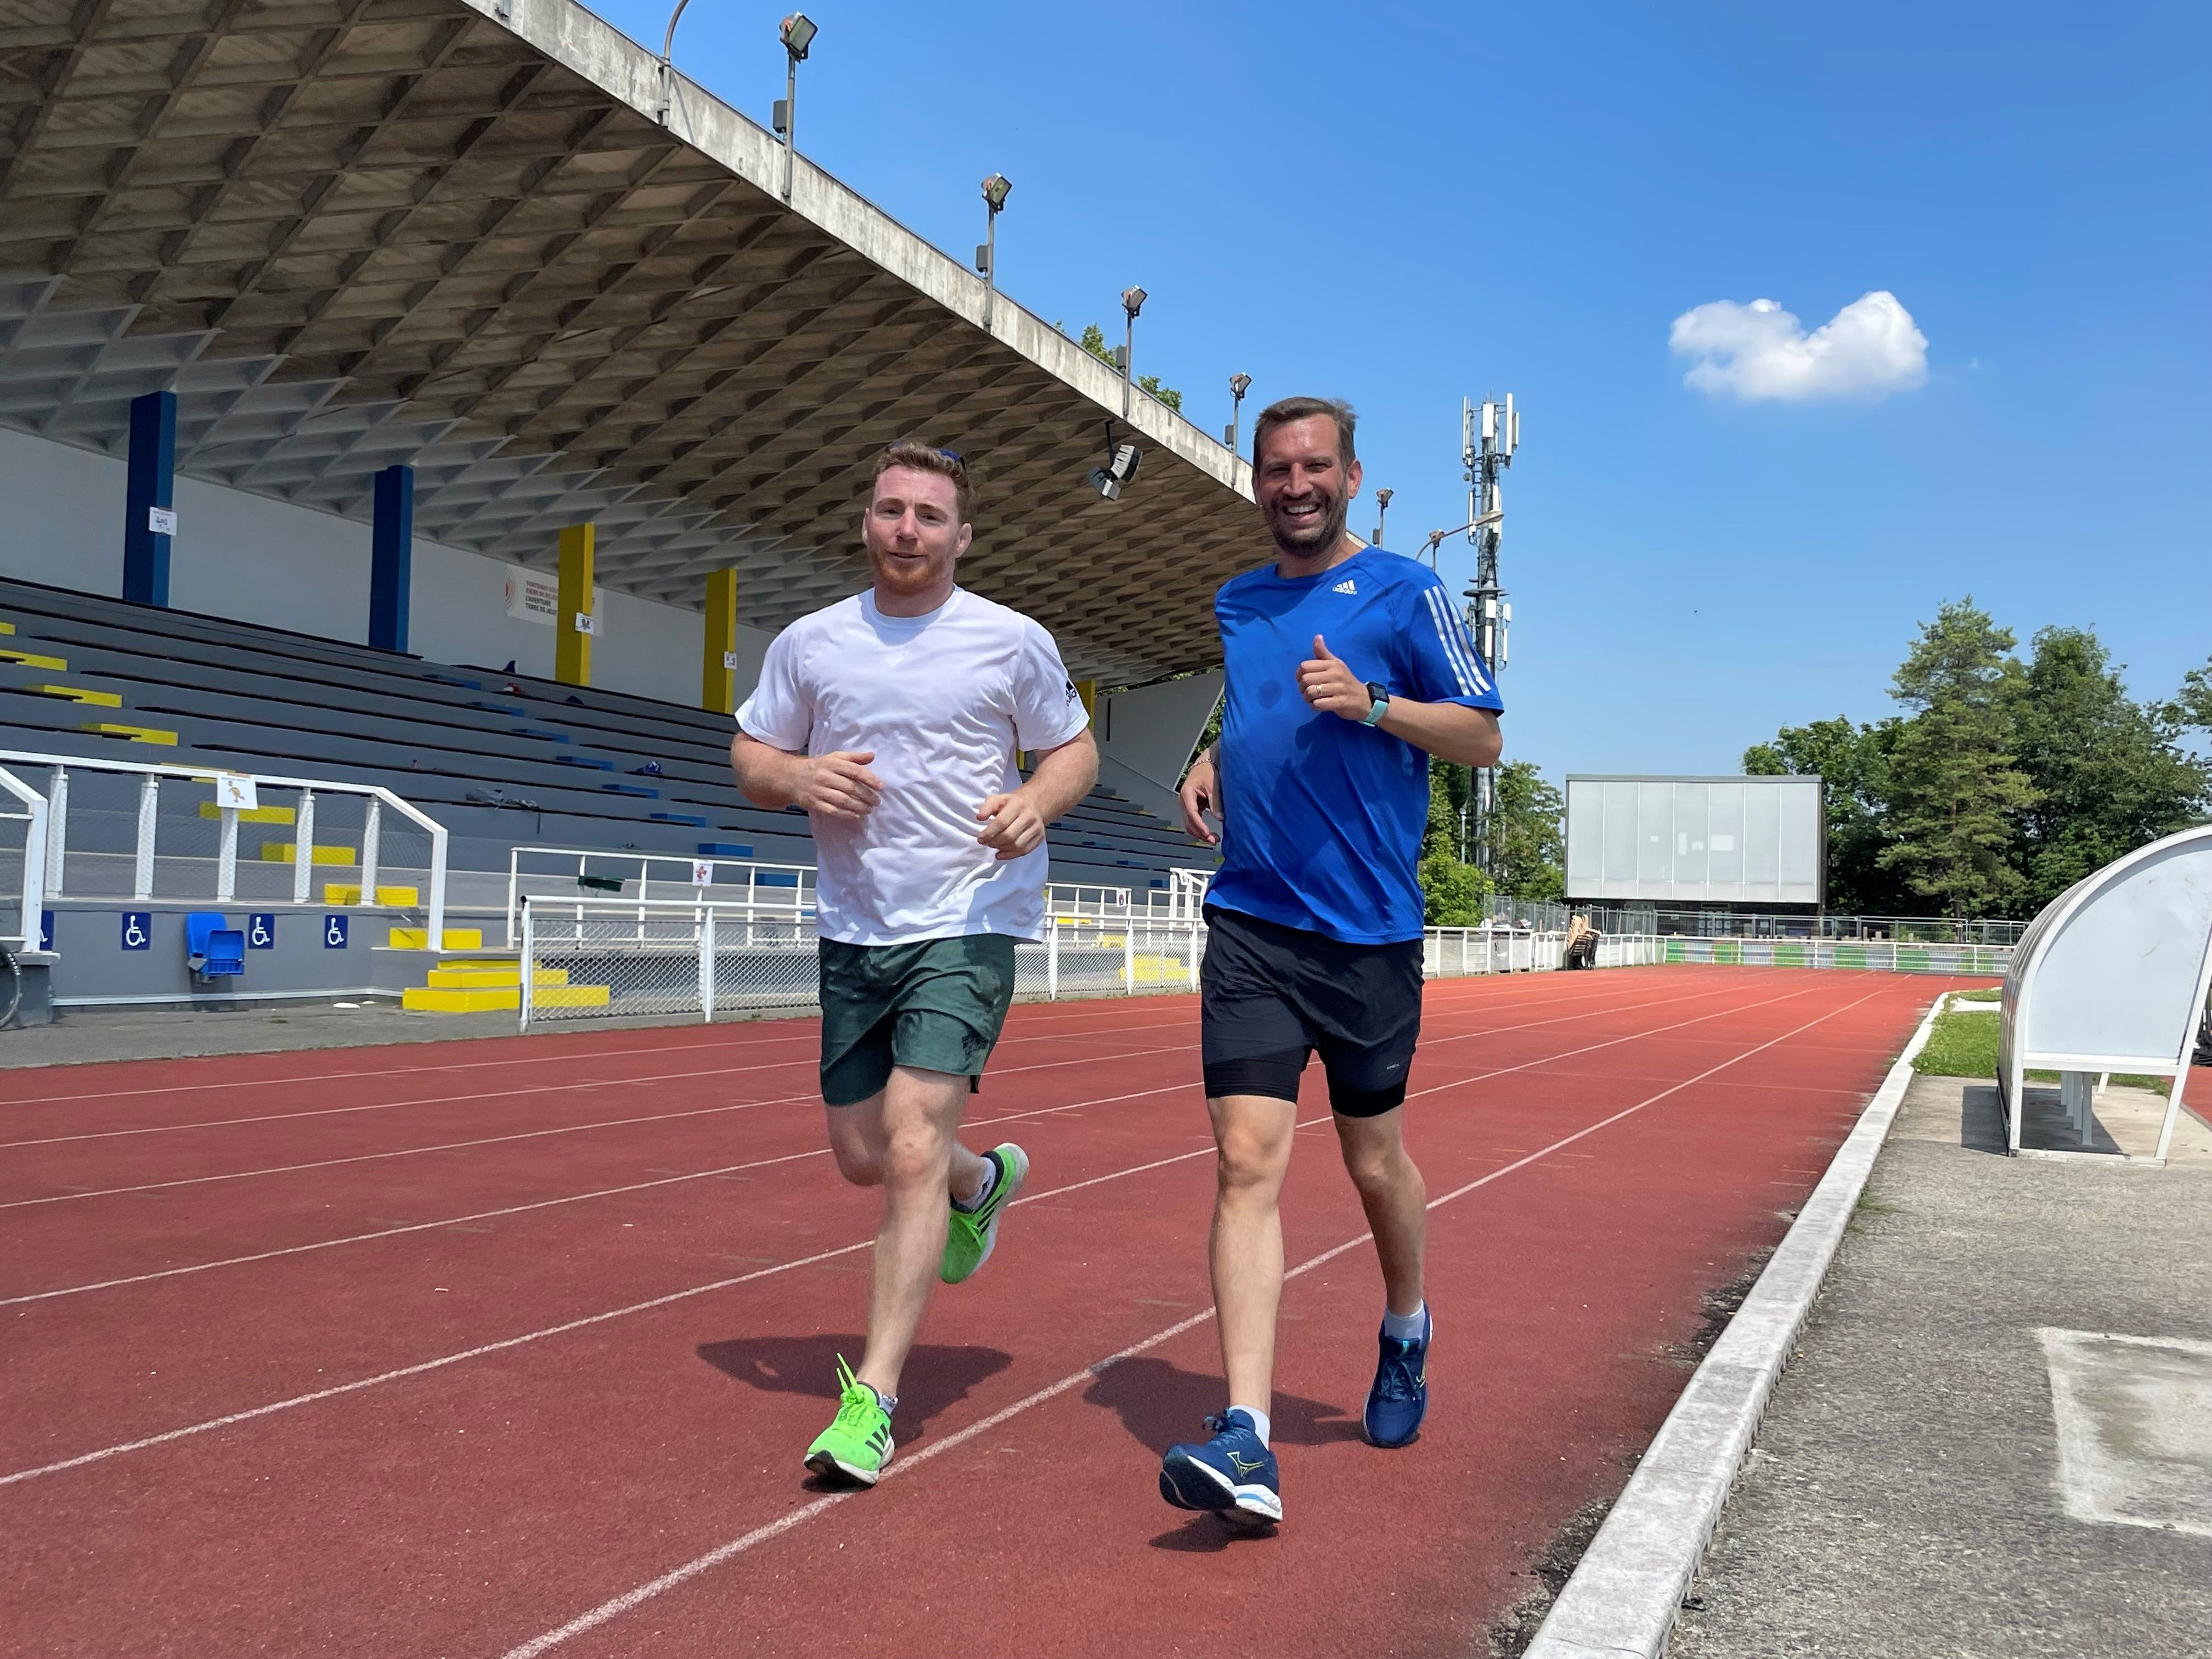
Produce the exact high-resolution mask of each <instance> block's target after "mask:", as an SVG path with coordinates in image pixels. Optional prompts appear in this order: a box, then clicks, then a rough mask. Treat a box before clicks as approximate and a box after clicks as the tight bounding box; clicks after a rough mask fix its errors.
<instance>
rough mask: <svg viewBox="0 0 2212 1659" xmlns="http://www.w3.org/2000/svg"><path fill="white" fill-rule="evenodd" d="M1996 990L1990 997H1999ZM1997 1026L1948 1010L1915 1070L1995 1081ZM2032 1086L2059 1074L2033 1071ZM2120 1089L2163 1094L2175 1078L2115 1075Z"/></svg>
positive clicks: (1982, 1017)
mask: <svg viewBox="0 0 2212 1659" xmlns="http://www.w3.org/2000/svg"><path fill="white" fill-rule="evenodd" d="M1970 995H1971V994H1970ZM1990 995H1991V996H1995V995H1996V993H1995V992H1994V991H1992V992H1990ZM1997 1025H1998V1021H1996V1020H1994V1019H1991V1018H1990V1017H1989V1015H1987V1014H1986V1013H1983V1012H1978V1011H1977V1012H1960V1011H1958V1010H1955V1009H1949V1008H1947V1009H1945V1010H1944V1011H1943V1012H1942V1013H1940V1014H1938V1015H1936V1027H1935V1029H1934V1030H1931V1031H1929V1034H1928V1045H1927V1047H1925V1048H1923V1049H1921V1051H1920V1052H1919V1054H1917V1055H1915V1056H1914V1057H1913V1061H1912V1069H1913V1070H1914V1071H1916V1072H1917V1073H1920V1074H1921V1075H1922V1076H1923V1077H1971V1078H1980V1079H1989V1080H1994V1079H1996V1074H1997ZM2027 1080H2028V1081H2029V1082H2030V1083H2056V1082H2057V1081H2058V1073H2056V1072H2030V1073H2028V1074H2027ZM2112 1082H2113V1084H2114V1085H2116V1086H2118V1087H2122V1088H2130V1089H2150V1090H2154V1091H2157V1092H2158V1093H2160V1094H2163V1093H2165V1092H2166V1090H2168V1089H2170V1088H2172V1086H2173V1079H2171V1078H2163V1077H2142V1076H2139V1075H2137V1074H2136V1073H2120V1072H2115V1073H2113V1074H2112Z"/></svg>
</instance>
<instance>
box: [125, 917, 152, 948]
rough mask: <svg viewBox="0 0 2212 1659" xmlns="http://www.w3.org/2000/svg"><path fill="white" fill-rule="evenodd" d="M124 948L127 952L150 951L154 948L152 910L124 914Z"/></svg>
mask: <svg viewBox="0 0 2212 1659" xmlns="http://www.w3.org/2000/svg"><path fill="white" fill-rule="evenodd" d="M123 948H124V949H125V950H126V951H150V950H152V949H153V948H154V913H153V912H152V911H151V910H125V912H124V913H123Z"/></svg>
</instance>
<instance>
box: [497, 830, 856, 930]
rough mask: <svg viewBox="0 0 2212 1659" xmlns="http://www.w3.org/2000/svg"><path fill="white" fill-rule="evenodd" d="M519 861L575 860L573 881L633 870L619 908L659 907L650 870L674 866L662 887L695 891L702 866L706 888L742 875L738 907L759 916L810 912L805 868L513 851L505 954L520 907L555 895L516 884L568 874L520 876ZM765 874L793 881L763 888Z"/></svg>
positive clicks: (670, 856) (595, 851) (581, 851)
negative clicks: (676, 873)
mask: <svg viewBox="0 0 2212 1659" xmlns="http://www.w3.org/2000/svg"><path fill="white" fill-rule="evenodd" d="M525 858H553V859H560V860H562V861H563V862H566V861H567V860H572V859H573V860H575V869H574V876H575V877H576V878H578V879H579V880H580V879H581V878H583V877H584V876H586V875H587V874H589V873H590V871H589V869H588V868H587V866H590V865H591V864H592V863H593V862H597V863H599V865H601V866H606V865H610V864H611V865H613V866H617V868H625V867H628V866H633V865H634V866H636V869H637V875H636V881H637V884H638V894H637V897H635V898H631V899H620V900H617V901H616V902H619V903H623V904H628V905H636V904H641V903H643V904H650V903H653V902H659V901H655V900H653V898H652V884H653V880H654V877H653V866H655V865H659V864H667V865H674V866H678V868H679V869H681V870H682V871H683V872H684V874H683V875H682V877H681V878H663V879H665V880H666V881H667V884H668V885H670V886H671V887H693V888H696V887H697V886H698V884H697V882H696V880H695V879H694V878H695V876H696V872H697V871H698V868H699V866H701V865H704V866H707V872H708V886H709V887H714V886H720V885H724V884H723V883H720V882H717V881H715V880H714V874H715V872H718V871H720V870H723V869H728V870H732V871H738V872H744V882H743V886H744V890H745V897H744V900H743V901H741V902H743V903H744V904H745V905H747V906H749V907H753V908H760V909H765V910H775V911H788V912H792V913H794V914H799V915H805V914H807V913H809V912H811V909H812V908H813V898H812V890H813V881H812V878H813V876H814V873H815V870H814V866H812V865H811V864H773V863H769V862H768V861H767V860H762V859H739V858H724V857H710V856H708V854H703V853H702V854H700V855H699V856H698V857H696V858H686V857H684V855H683V854H679V853H638V852H631V851H627V850H623V849H616V850H612V851H610V850H609V849H607V848H599V847H517V848H513V849H512V850H511V851H510V852H509V853H508V854H507V939H506V943H507V946H508V948H510V949H512V948H513V945H515V943H516V933H517V930H518V927H519V926H520V920H521V915H522V908H523V904H524V901H525V900H526V899H528V898H540V899H545V898H552V897H555V895H550V894H526V893H524V892H523V891H522V880H523V878H524V876H525V875H532V876H544V877H557V876H563V875H568V874H569V873H570V872H568V871H562V870H549V871H528V872H526V871H525V870H524V869H523V867H522V860H524V859H525ZM768 873H782V874H787V875H790V876H793V877H794V878H796V879H794V880H793V881H792V882H790V883H783V882H763V880H762V879H761V878H762V876H763V874H768ZM623 879H625V880H628V879H629V878H628V877H625V878H623ZM729 885H737V884H736V883H731V884H729ZM785 892H788V893H789V894H790V895H791V896H790V899H789V902H785V901H784V900H782V899H781V898H780V897H778V898H763V896H762V895H763V893H774V894H779V895H780V894H782V893H785ZM558 897H559V898H560V899H561V900H562V901H564V902H565V901H566V900H567V899H568V895H567V894H561V895H558ZM666 902H671V903H677V904H681V905H684V906H686V907H690V906H691V905H695V904H697V903H699V902H702V900H701V899H696V898H692V899H677V900H671V901H666ZM713 902H715V903H718V904H727V903H729V902H731V901H729V900H726V899H716V900H714V901H713Z"/></svg>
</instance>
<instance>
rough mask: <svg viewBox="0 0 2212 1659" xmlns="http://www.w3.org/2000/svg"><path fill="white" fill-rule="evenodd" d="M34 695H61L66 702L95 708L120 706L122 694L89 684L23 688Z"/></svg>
mask: <svg viewBox="0 0 2212 1659" xmlns="http://www.w3.org/2000/svg"><path fill="white" fill-rule="evenodd" d="M23 689H24V690H26V691H28V692H29V693H30V694H31V695H32V696H34V697H59V698H61V699H62V700H63V701H64V702H81V703H84V704H87V705H88V706H89V707H91V708H122V707H123V698H122V696H120V695H119V694H118V693H116V692H113V691H95V690H93V689H92V688H91V687H90V686H87V685H27V686H25V687H24V688H23Z"/></svg>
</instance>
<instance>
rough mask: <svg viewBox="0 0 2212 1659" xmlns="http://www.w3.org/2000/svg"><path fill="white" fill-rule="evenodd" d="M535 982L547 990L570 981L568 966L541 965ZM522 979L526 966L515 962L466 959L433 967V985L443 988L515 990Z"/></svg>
mask: <svg viewBox="0 0 2212 1659" xmlns="http://www.w3.org/2000/svg"><path fill="white" fill-rule="evenodd" d="M531 982H532V984H534V985H536V986H537V987H538V988H539V989H540V990H543V989H544V987H547V986H549V985H566V984H567V983H568V969H566V968H540V969H538V972H537V974H536V975H535V976H534V977H533V978H532V981H531ZM521 983H522V969H520V967H519V966H517V965H516V964H515V963H511V962H509V963H497V964H494V963H460V964H459V966H456V967H452V968H433V969H431V970H430V985H431V988H432V989H434V990H439V991H512V990H514V989H516V988H517V987H520V985H521Z"/></svg>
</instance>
